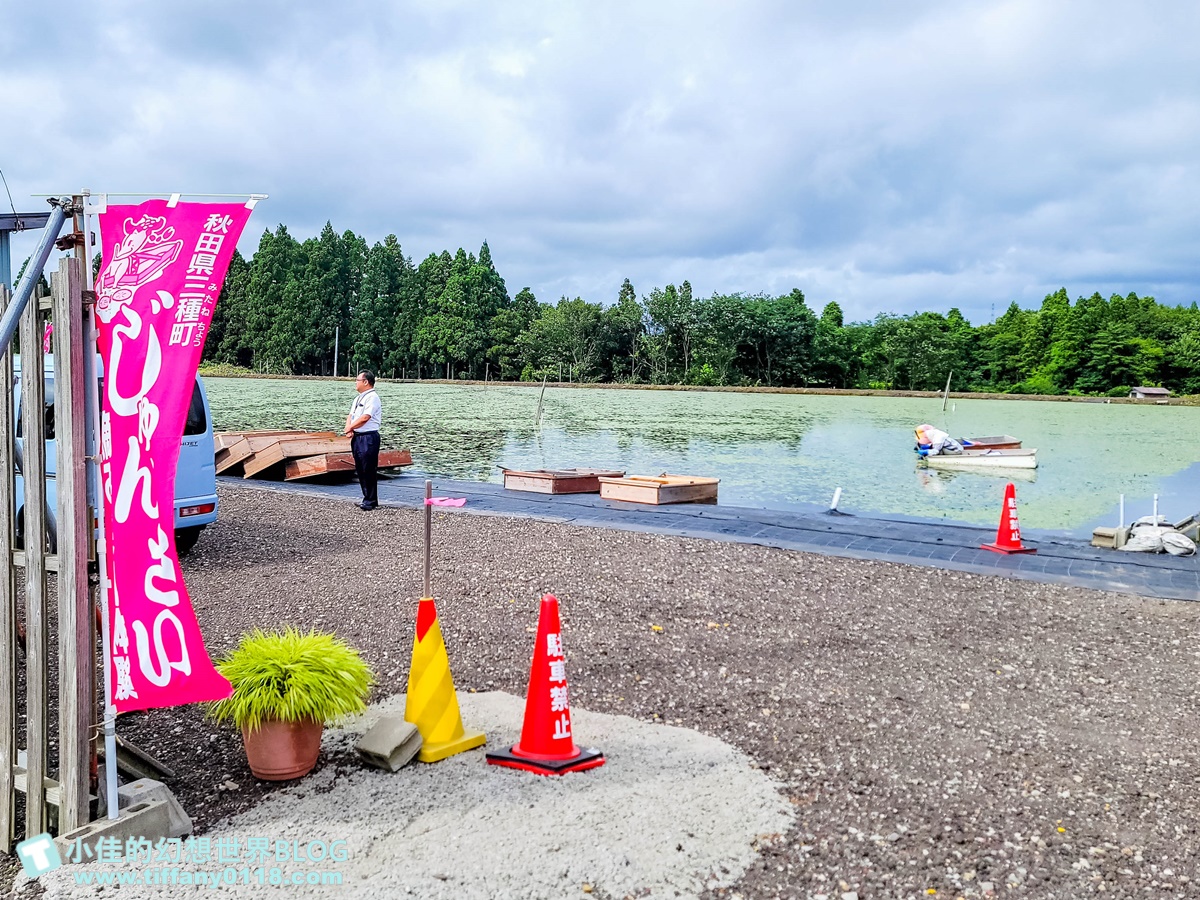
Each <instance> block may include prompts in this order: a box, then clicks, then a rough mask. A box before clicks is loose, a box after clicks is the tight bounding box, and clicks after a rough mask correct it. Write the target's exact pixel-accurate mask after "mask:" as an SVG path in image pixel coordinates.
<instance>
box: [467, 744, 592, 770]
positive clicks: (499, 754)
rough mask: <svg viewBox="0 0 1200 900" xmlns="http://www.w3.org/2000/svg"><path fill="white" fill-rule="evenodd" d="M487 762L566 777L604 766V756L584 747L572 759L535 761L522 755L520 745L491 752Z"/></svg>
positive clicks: (493, 764)
mask: <svg viewBox="0 0 1200 900" xmlns="http://www.w3.org/2000/svg"><path fill="white" fill-rule="evenodd" d="M487 761H488V765H492V766H504V767H506V768H509V769H524V770H525V771H526V772H533V773H534V774H537V775H566V774H567V773H568V772H582V771H584V770H585V769H595V768H598V767H599V766H602V765H604V754H603V753H602V752H600V751H599V750H595V749H592V748H591V747H584V748H581V749H580V750H579V751H578V752H577V753H576V754H575V756H573V757H572V758H570V759H540V758H538V759H535V758H533V757H531V756H528V755H525V754H522V753H521V752H520V748H519V745H517V744H514V745H513V746H512V747H511V748H510V749H508V750H493V751H491V752H489V753H488V754H487Z"/></svg>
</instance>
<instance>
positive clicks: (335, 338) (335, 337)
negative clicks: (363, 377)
mask: <svg viewBox="0 0 1200 900" xmlns="http://www.w3.org/2000/svg"><path fill="white" fill-rule="evenodd" d="M341 330H342V326H341V325H334V326H333V377H334V378H337V357H338V332H340V331H341Z"/></svg>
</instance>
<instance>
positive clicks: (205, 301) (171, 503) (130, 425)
mask: <svg viewBox="0 0 1200 900" xmlns="http://www.w3.org/2000/svg"><path fill="white" fill-rule="evenodd" d="M249 218H250V210H249V209H248V208H247V207H246V206H245V205H244V204H239V203H178V204H176V205H175V206H168V205H167V201H165V200H149V201H147V202H145V203H143V204H141V205H140V206H109V207H108V209H107V212H104V213H102V214H101V215H100V232H101V240H102V242H103V257H104V263H103V267H102V268H101V270H100V274H99V276H98V278H97V280H96V318H97V325H98V327H99V331H100V355H101V358H102V360H103V364H104V387H103V392H104V396H103V398H102V404H101V406H102V409H101V416H100V476H101V483H102V486H103V490H104V525H105V536H106V541H105V546H106V548H107V551H108V579H109V595H108V611H109V622H110V628H109V641H110V646H109V647H108V648H106V650H107V652H108V653H110V654H111V656H112V666H113V673H112V674H113V678H112V692H113V696H112V697H111V698H110V699H111V701H112V703H113V704H114V705H115V706H116V709H117V712H127V711H129V710H135V709H149V708H151V707H156V706H175V705H177V704H180V703H195V702H197V701H201V700H219V699H222V698H224V697H228V696H229V694H230V691H231V688H230V685H229V682H228V681H226V680H225V679H224V678H222V677H221V675H219V674H218V673H217V671H216V669H215V668H214V667H213V664H212V661H211V660H210V659H209V657H208V651H207V650H206V649H205V647H204V639H203V637H202V636H201V634H200V627H199V625H198V624H197V622H196V614H195V612H193V610H192V601H191V598H190V597H189V596H188V592H187V587H186V586H185V585H184V583H183V577H182V574H181V572H180V568H179V558H178V556H177V554H176V552H175V466H176V464H177V462H178V460H179V448H180V442H181V441H182V439H183V426H184V423H185V421H186V419H187V410H188V405H189V403H190V402H191V397H192V385H193V384H194V383H195V380H196V369H197V368H198V366H199V364H200V354H201V352H202V351H203V349H204V339H205V337H206V336H207V334H208V327H209V324H210V322H211V319H212V312H213V307H214V306H215V305H216V302H217V297H218V295H219V294H220V293H221V285H222V283H223V282H224V280H225V272H226V270H227V269H228V268H229V261H230V259H231V258H232V257H233V251H234V249H235V247H236V246H237V241H238V237H239V236H240V235H241V233H242V229H243V228H244V227H245V225H246V221H247V219H249Z"/></svg>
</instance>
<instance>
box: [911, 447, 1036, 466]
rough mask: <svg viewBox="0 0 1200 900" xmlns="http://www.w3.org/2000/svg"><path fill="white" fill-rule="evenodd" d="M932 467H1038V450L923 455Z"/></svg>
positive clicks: (973, 451)
mask: <svg viewBox="0 0 1200 900" xmlns="http://www.w3.org/2000/svg"><path fill="white" fill-rule="evenodd" d="M921 459H922V461H923V462H924V463H925V465H927V466H929V467H930V468H932V469H983V470H987V469H1036V468H1037V450H963V451H962V452H961V453H939V454H937V455H936V456H923V457H921Z"/></svg>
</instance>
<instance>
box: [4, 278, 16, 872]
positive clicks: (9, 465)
mask: <svg viewBox="0 0 1200 900" xmlns="http://www.w3.org/2000/svg"><path fill="white" fill-rule="evenodd" d="M9 299H10V298H9V294H8V289H7V288H6V287H5V286H4V285H0V312H2V311H3V310H5V309H7V308H8V302H9ZM14 459H15V453H14V451H13V378H12V352H11V349H10V350H6V351H5V352H4V354H3V355H0V541H2V542H3V547H4V552H3V565H4V571H3V572H0V851H3V852H4V853H12V850H13V837H14V835H13V827H14V825H15V822H14V819H15V817H16V784H15V782H14V779H13V772H14V769H15V767H16V764H17V721H16V715H17V586H16V579H15V577H14V576H15V573H16V569H15V568H14V567H13V545H14V543H15V540H14V535H15V531H14V524H15V523H14V521H13V510H14V509H15V505H14V503H13V493H14V488H15V487H16V485H15V484H14V481H13V472H14V466H13V460H14Z"/></svg>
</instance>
